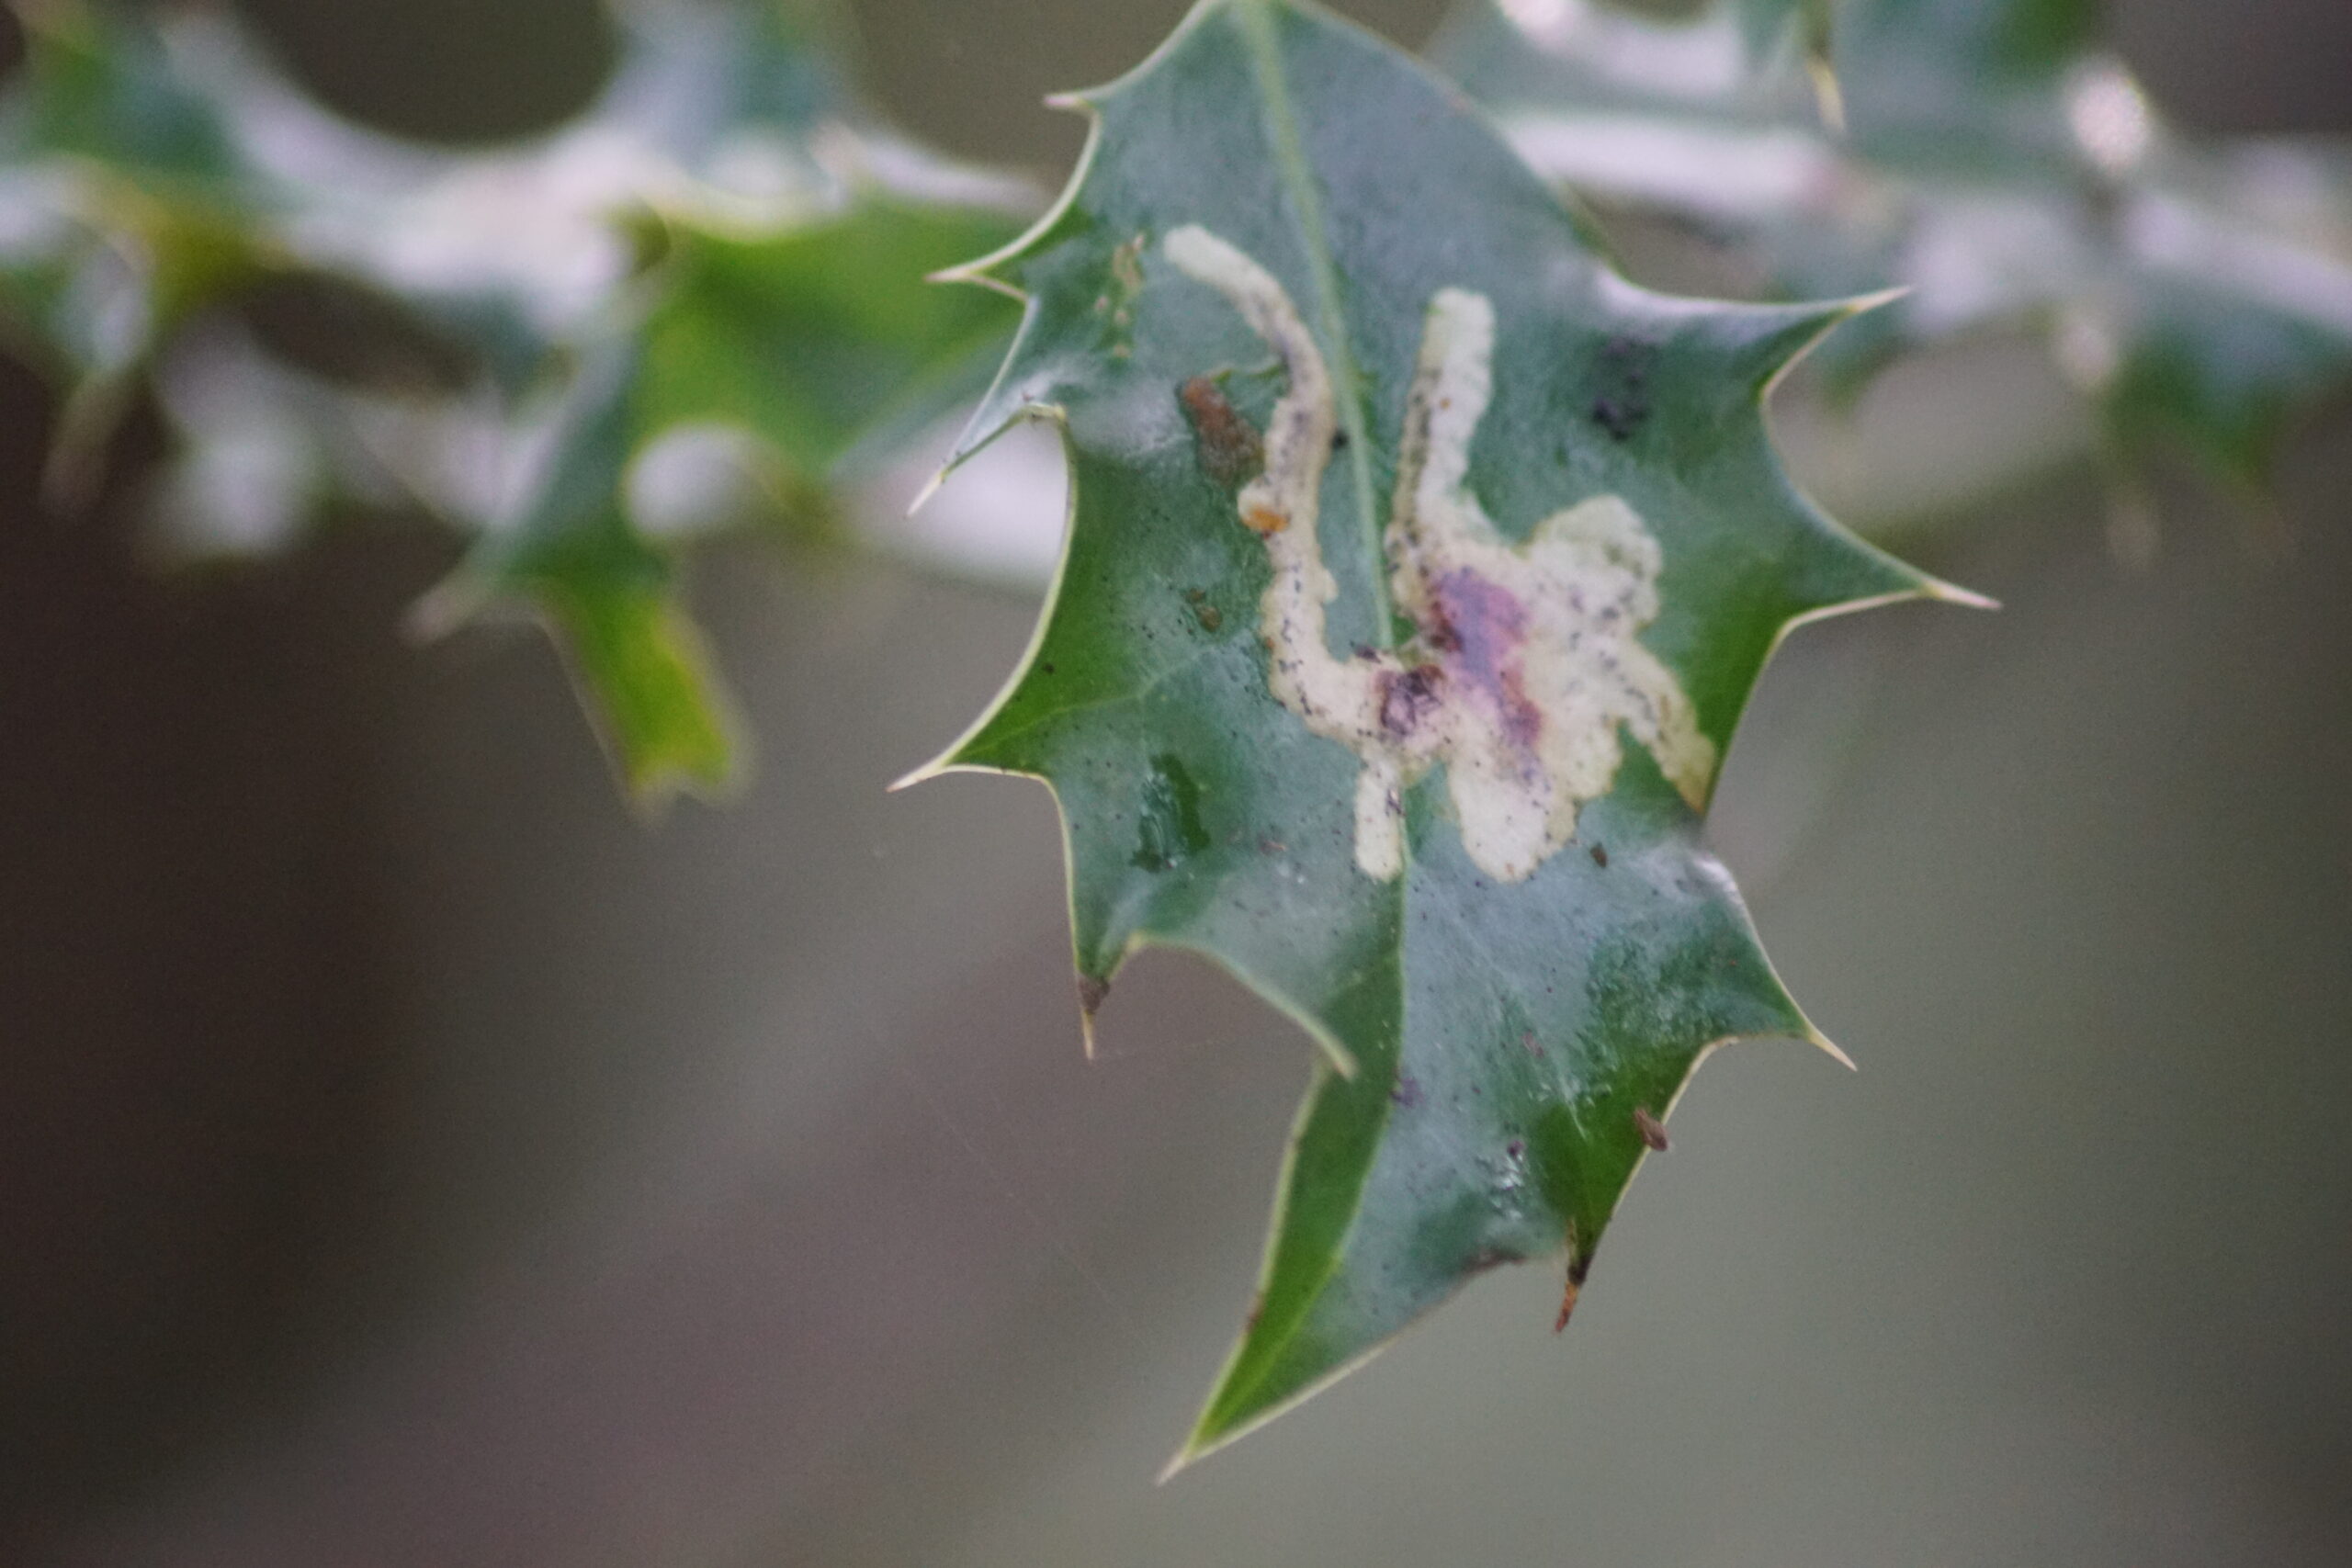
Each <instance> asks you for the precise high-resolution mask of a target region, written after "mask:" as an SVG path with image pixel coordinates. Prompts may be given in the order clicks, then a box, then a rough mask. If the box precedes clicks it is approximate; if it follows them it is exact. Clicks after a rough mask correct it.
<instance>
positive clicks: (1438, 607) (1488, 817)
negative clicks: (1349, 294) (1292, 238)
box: [1165, 225, 1715, 882]
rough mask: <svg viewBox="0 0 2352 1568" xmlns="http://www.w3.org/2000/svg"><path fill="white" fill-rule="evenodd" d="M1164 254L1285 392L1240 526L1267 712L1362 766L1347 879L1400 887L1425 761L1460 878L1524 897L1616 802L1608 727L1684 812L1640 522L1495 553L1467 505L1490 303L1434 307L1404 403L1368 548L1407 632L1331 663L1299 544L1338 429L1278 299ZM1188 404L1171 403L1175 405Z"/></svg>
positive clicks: (1200, 260)
mask: <svg viewBox="0 0 2352 1568" xmlns="http://www.w3.org/2000/svg"><path fill="white" fill-rule="evenodd" d="M1165 248H1166V250H1167V254H1168V258H1169V260H1170V261H1171V262H1173V263H1174V264H1175V265H1176V266H1177V267H1178V268H1179V269H1181V270H1182V272H1184V273H1185V274H1186V275H1187V276H1191V277H1193V278H1194V279H1196V280H1197V281H1199V282H1202V283H1204V284H1207V285H1209V286H1210V287H1211V288H1216V290H1217V291H1218V292H1220V293H1222V294H1223V295H1224V296H1225V297H1226V298H1227V299H1228V300H1230V301H1231V302H1232V304H1233V307H1234V309H1235V310H1238V311H1239V312H1240V313H1241V316H1242V318H1243V320H1245V321H1248V322H1249V323H1250V328H1251V330H1252V331H1254V332H1255V333H1257V334H1258V335H1259V336H1260V337H1261V338H1262V339H1264V340H1265V342H1266V344H1267V346H1268V347H1270V348H1272V350H1273V351H1274V353H1275V355H1276V356H1277V357H1279V358H1280V359H1281V361H1282V363H1283V369H1284V371H1285V373H1286V374H1287V376H1288V378H1289V383H1290V385H1289V389H1288V391H1287V392H1286V393H1285V394H1284V395H1283V399H1282V400H1281V401H1280V402H1279V403H1278V404H1276V406H1275V409H1274V413H1273V418H1272V423H1271V428H1270V429H1269V430H1268V431H1267V433H1266V434H1265V438H1264V442H1263V465H1264V466H1263V471H1262V472H1261V473H1260V474H1259V475H1258V476H1257V477H1256V478H1255V479H1251V480H1250V483H1249V484H1248V485H1247V486H1246V487H1244V488H1243V490H1242V491H1241V493H1240V498H1239V502H1238V507H1239V513H1240V518H1241V521H1242V523H1243V524H1244V525H1247V526H1248V527H1249V528H1250V531H1251V532H1252V533H1254V534H1256V535H1257V536H1259V537H1260V538H1261V539H1262V540H1263V541H1264V543H1265V547H1266V551H1267V554H1268V556H1269V557H1270V558H1272V562H1273V567H1274V578H1273V581H1272V585H1271V586H1270V587H1268V589H1267V590H1266V594H1265V598H1264V601H1263V603H1262V604H1261V632H1262V635H1263V637H1264V638H1265V640H1266V645H1267V648H1268V649H1269V650H1270V651H1271V653H1272V677H1271V682H1270V683H1271V685H1272V690H1273V694H1274V695H1275V697H1276V698H1277V699H1279V700H1280V701H1281V703H1282V705H1283V706H1284V707H1286V708H1288V709H1289V710H1290V711H1291V712H1293V713H1295V714H1296V715H1297V716H1299V717H1300V718H1302V719H1304V720H1305V721H1306V725H1307V727H1308V728H1310V729H1312V730H1314V732H1315V733H1316V734H1317V735H1321V736H1324V737H1327V738H1328V739H1333V740H1337V741H1339V742H1340V744H1342V745H1344V746H1346V747H1347V748H1348V749H1349V750H1351V751H1353V752H1354V753H1355V754H1356V756H1357V758H1358V759H1359V761H1361V762H1362V763H1363V771H1362V773H1360V774H1359V775H1358V779H1357V784H1356V799H1355V859H1356V864H1357V865H1358V867H1360V868H1361V869H1362V870H1363V874H1365V875H1367V876H1370V877H1373V878H1374V879H1375V880H1377V881H1382V882H1386V881H1391V880H1393V879H1394V878H1396V877H1397V876H1398V875H1400V874H1402V873H1403V871H1404V868H1405V825H1404V807H1403V795H1404V791H1405V789H1406V788H1407V787H1408V786H1409V785H1410V784H1414V783H1416V782H1417V781H1419V778H1420V777H1421V776H1422V775H1423V774H1425V773H1428V772H1429V771H1430V769H1432V768H1433V767H1436V766H1437V765H1439V764H1441V763H1442V764H1444V766H1445V770H1446V781H1447V784H1448V787H1449V789H1450V790H1451V792H1452V795H1453V805H1454V809H1455V811H1456V813H1457V814H1458V816H1459V818H1460V822H1461V829H1462V840H1463V846H1464V850H1465V851H1466V852H1468V854H1469V856H1470V858H1471V860H1472V861H1474V862H1475V863H1476V864H1477V865H1478V867H1479V868H1480V869H1481V870H1483V871H1485V872H1486V873H1487V874H1488V875H1490V876H1493V877H1495V878H1496V879H1498V881H1503V882H1521V881H1524V880H1525V879H1526V878H1527V877H1528V876H1530V875H1532V874H1533V873H1534V871H1535V868H1536V867H1537V866H1539V865H1541V864H1542V863H1544V861H1545V860H1547V859H1549V858H1550V857H1551V856H1552V855H1553V854H1555V852H1558V851H1559V850H1560V849H1561V848H1562V846H1564V845H1566V843H1568V842H1569V840H1572V839H1574V838H1575V837H1576V829H1577V808H1578V807H1581V806H1582V805H1584V804H1585V803H1586V802H1587V801H1591V800H1597V799H1599V798H1600V797H1601V796H1602V795H1607V794H1608V793H1609V790H1610V788H1611V785H1612V784H1614V783H1615V781H1616V777H1617V770H1618V766H1619V764H1620V763H1621V762H1622V761H1623V747H1622V744H1621V742H1620V739H1619V727H1620V726H1621V725H1623V727H1624V728H1627V729H1630V730H1631V731H1632V732H1633V734H1634V737H1635V738H1636V739H1639V740H1640V741H1641V742H1642V744H1643V745H1645V746H1646V747H1648V748H1649V750H1650V751H1651V753H1652V755H1653V756H1654V757H1656V759H1657V763H1658V766H1659V769H1660V770H1661V771H1662V772H1663V773H1665V774H1666V776H1667V777H1668V779H1670V780H1671V781H1673V783H1674V784H1675V787H1676V788H1677V789H1678V790H1679V791H1680V792H1681V794H1682V795H1683V797H1684V798H1685V799H1686V800H1688V801H1689V802H1690V803H1691V807H1693V809H1696V808H1697V807H1699V806H1700V805H1701V804H1702V803H1703V801H1704V800H1705V797H1706V789H1707V784H1708V782H1709V781H1710V780H1711V779H1712V778H1713V774H1714V768H1715V748H1714V744H1713V742H1712V741H1710V740H1709V739H1707V738H1706V736H1704V735H1703V734H1702V733H1700V730H1699V727H1698V720H1697V716H1696V715H1695V714H1694V713H1693V711H1692V709H1691V701H1690V699H1689V698H1688V697H1686V696H1685V695H1684V694H1683V692H1682V687H1681V685H1680V683H1679V682H1677V681H1676V680H1675V678H1674V672H1673V671H1670V670H1668V669H1667V667H1666V666H1665V665H1664V664H1663V663H1661V662H1659V660H1657V657H1656V656H1654V655H1653V654H1652V653H1651V652H1650V651H1649V650H1648V649H1645V648H1644V647H1643V646H1642V644H1641V642H1640V640H1639V636H1638V634H1639V633H1640V632H1641V630H1642V628H1643V627H1645V626H1648V625H1649V624H1650V623H1651V622H1653V621H1655V620H1656V619H1657V615H1658V609H1659V604H1658V591H1657V579H1658V573H1659V570H1660V569H1661V567H1662V565H1663V560H1662V558H1661V556H1660V553H1659V549H1658V544H1657V540H1656V539H1655V538H1653V537H1652V536H1651V535H1650V533H1649V530H1648V529H1647V528H1645V526H1644V525H1643V524H1642V519H1641V517H1640V515H1639V514H1638V513H1635V512H1634V509H1633V508H1632V507H1631V506H1629V505H1627V504H1626V502H1624V501H1623V499H1622V498H1621V497H1618V496H1613V495H1611V496H1600V497H1596V498H1594V499H1592V500H1589V501H1586V502H1580V503H1579V504H1577V505H1576V506H1574V507H1571V508H1569V509H1568V510H1566V511H1565V512H1561V513H1557V514H1555V515H1554V516H1552V517H1550V518H1547V519H1545V520H1544V522H1543V523H1541V524H1539V525H1537V526H1536V528H1535V530H1534V531H1533V533H1532V534H1531V535H1530V536H1528V538H1527V540H1526V541H1525V542H1524V543H1523V544H1520V545H1512V544H1510V543H1509V542H1508V541H1506V540H1505V539H1504V538H1503V537H1502V536H1501V535H1500V534H1498V532H1497V531H1496V529H1495V525H1494V523H1493V521H1492V520H1491V519H1490V518H1488V517H1487V514H1486V512H1485V510H1484V509H1483V508H1482V507H1480V505H1479V504H1478V500H1477V497H1476V495H1474V494H1472V493H1471V491H1470V488H1469V483H1468V478H1469V467H1470V446H1471V443H1472V441H1473V440H1474V439H1476V435H1477V432H1478V426H1479V423H1480V422H1481V421H1482V420H1483V419H1484V418H1485V417H1486V412H1487V403H1488V401H1489V400H1490V399H1491V398H1492V395H1493V386H1494V381H1493V362H1494V346H1495V312H1494V306H1493V305H1492V303H1491V302H1489V301H1488V300H1487V298H1486V297H1485V296H1484V295H1480V294H1474V293H1471V292H1469V291H1468V290H1465V289H1460V288H1446V289H1442V290H1440V291H1439V293H1438V294H1437V295H1436V297H1435V298H1434V299H1431V300H1430V307H1429V314H1428V319H1427V321H1426V324H1425V327H1424V332H1423V336H1422V339H1421V352H1420V358H1419V365H1418V367H1417V368H1416V371H1415V374H1414V378H1413V382H1412V389H1411V391H1410V394H1409V396H1408V401H1407V404H1406V415H1405V428H1404V431H1403V434H1402V436H1401V439H1400V440H1399V442H1398V453H1399V458H1398V473H1397V491H1396V502H1395V504H1394V508H1393V514H1392V516H1391V518H1390V521H1389V524H1388V527H1387V530H1386V534H1385V539H1384V545H1385V556H1386V558H1387V567H1388V574H1389V585H1390V591H1391V592H1392V594H1393V595H1394V599H1395V603H1396V604H1397V608H1398V609H1399V610H1400V611H1402V612H1403V613H1405V614H1406V615H1409V616H1410V617H1411V618H1412V621H1413V623H1414V625H1415V626H1416V628H1417V631H1416V634H1415V636H1414V637H1413V638H1412V639H1411V640H1410V641H1409V642H1408V643H1407V644H1406V645H1405V646H1404V647H1403V648H1402V649H1397V650H1393V651H1392V650H1388V649H1358V650H1356V651H1355V652H1354V654H1353V656H1352V657H1340V656H1336V655H1334V654H1333V653H1332V652H1331V650H1330V647H1329V635H1328V630H1327V627H1326V624H1325V622H1326V616H1325V608H1326V606H1328V605H1329V604H1330V602H1331V601H1332V600H1333V599H1334V598H1336V597H1337V596H1338V594H1339V584H1338V582H1337V581H1335V580H1334V579H1333V578H1332V575H1331V573H1330V571H1329V570H1328V569H1327V568H1326V567H1325V565H1324V564H1323V556H1322V547H1321V545H1320V543H1319V540H1318V536H1317V514H1318V508H1319V498H1320V496H1321V494H1322V491H1323V475H1324V469H1325V468H1326V467H1327V466H1328V465H1329V461H1330V455H1331V451H1332V446H1333V443H1334V440H1335V437H1336V434H1337V432H1338V428H1339V422H1338V412H1337V410H1336V408H1335V407H1334V402H1333V398H1332V393H1331V380H1330V376H1329V371H1328V370H1327V369H1326V368H1325V367H1324V364H1323V359H1322V355H1321V354H1320V352H1319V351H1318V350H1317V347H1316V345H1315V339H1314V336H1313V334H1312V333H1309V332H1308V331H1307V329H1306V322H1305V321H1303V320H1302V319H1301V318H1300V316H1299V313H1298V310H1297V309H1296V307H1295V305H1294V304H1293V303H1292V301H1291V299H1290V296H1289V294H1288V293H1287V291H1285V290H1284V289H1283V286H1282V285H1281V283H1280V282H1278V281H1277V280H1276V279H1275V278H1274V277H1273V276H1272V274H1270V273H1268V272H1267V271H1266V270H1265V268H1263V267H1262V266H1261V265H1258V263H1256V262H1255V261H1253V260H1251V259H1250V257H1249V256H1247V255H1244V254H1242V253H1241V252H1240V251H1239V250H1238V249H1237V248H1235V247H1234V246H1233V245H1231V244H1230V243H1227V242H1226V241H1224V240H1222V239H1219V238H1218V237H1217V236H1216V235H1215V234H1213V233H1211V232H1209V231H1207V230H1206V229H1204V228H1201V227H1199V226H1197V225H1187V226H1185V227H1182V228H1180V229H1177V230H1175V231H1173V232H1171V233H1170V235H1169V236H1168V239H1167V241H1166V247H1165ZM1195 385H1196V383H1191V382H1188V383H1187V384H1186V389H1185V392H1184V394H1183V395H1184V396H1185V398H1186V401H1187V403H1188V406H1189V405H1191V404H1193V402H1195V401H1197V394H1195V393H1193V391H1192V389H1193V387H1194V386H1195ZM1227 417H1228V418H1229V417H1231V416H1230V415H1229V413H1228V414H1227ZM1203 428H1204V432H1208V431H1216V430H1223V429H1224V428H1225V427H1224V426H1222V425H1204V426H1203ZM1231 439H1232V438H1231V436H1230V435H1229V434H1227V435H1225V436H1222V437H1220V438H1219V439H1218V440H1216V441H1210V442H1205V443H1204V448H1205V450H1204V460H1205V461H1206V462H1207V464H1208V466H1210V467H1211V468H1213V469H1217V468H1224V467H1226V466H1227V465H1226V463H1225V460H1224V458H1223V457H1221V456H1220V453H1221V452H1222V450H1223V446H1222V445H1221V443H1226V442H1230V441H1231Z"/></svg>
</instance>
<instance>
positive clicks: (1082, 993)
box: [1078, 975, 1111, 1019]
mask: <svg viewBox="0 0 2352 1568" xmlns="http://www.w3.org/2000/svg"><path fill="white" fill-rule="evenodd" d="M1110 998H1111V982H1110V981H1108V980H1104V979H1101V978H1099V977H1097V976H1092V975H1080V976H1079V977H1078V1007H1079V1010H1080V1012H1083V1013H1084V1014H1086V1016H1087V1017H1088V1018H1090V1019H1091V1018H1092V1017H1093V1016H1094V1015H1095V1014H1096V1013H1098V1012H1101V1011H1102V1010H1103V1003H1104V1002H1106V1001H1108V1000H1110Z"/></svg>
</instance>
